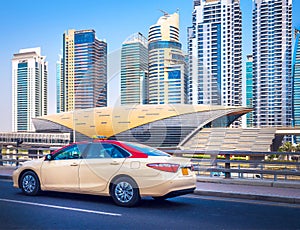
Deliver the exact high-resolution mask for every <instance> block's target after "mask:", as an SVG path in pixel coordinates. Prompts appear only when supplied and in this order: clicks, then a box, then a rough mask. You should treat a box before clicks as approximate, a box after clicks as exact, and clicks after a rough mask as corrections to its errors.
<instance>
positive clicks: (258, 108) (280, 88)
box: [252, 0, 292, 127]
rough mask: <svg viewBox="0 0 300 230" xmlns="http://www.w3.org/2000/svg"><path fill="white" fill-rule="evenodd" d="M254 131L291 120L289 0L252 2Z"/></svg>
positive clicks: (258, 0) (290, 21)
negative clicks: (257, 128) (256, 128)
mask: <svg viewBox="0 0 300 230" xmlns="http://www.w3.org/2000/svg"><path fill="white" fill-rule="evenodd" d="M252 26H253V108H254V113H253V123H254V127H270V126H271V127H272V126H275V127H278V126H279V127H280V126H289V125H290V124H291V120H292V78H291V75H292V72H291V71H292V0H253V23H252Z"/></svg>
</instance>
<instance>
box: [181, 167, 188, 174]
mask: <svg viewBox="0 0 300 230" xmlns="http://www.w3.org/2000/svg"><path fill="white" fill-rule="evenodd" d="M181 172H182V175H184V176H187V175H189V171H188V169H187V168H181Z"/></svg>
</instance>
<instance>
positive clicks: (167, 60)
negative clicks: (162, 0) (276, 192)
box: [148, 12, 188, 104]
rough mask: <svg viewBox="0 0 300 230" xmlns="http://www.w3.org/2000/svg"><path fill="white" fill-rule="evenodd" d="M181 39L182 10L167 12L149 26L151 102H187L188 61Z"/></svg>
mask: <svg viewBox="0 0 300 230" xmlns="http://www.w3.org/2000/svg"><path fill="white" fill-rule="evenodd" d="M181 47H182V45H181V43H179V14H178V13H177V12H176V13H174V14H168V13H164V15H163V16H162V17H160V18H159V20H158V21H157V23H156V24H155V25H152V26H151V27H150V30H149V37H148V51H149V104H186V103H187V102H188V94H187V93H188V91H187V90H188V88H187V86H188V85H187V81H188V75H187V65H186V62H185V56H184V54H183V52H182V50H181Z"/></svg>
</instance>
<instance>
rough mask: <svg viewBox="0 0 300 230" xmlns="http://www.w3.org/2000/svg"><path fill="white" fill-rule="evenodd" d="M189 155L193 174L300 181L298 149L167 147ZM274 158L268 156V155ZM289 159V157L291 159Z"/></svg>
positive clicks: (185, 155) (226, 177) (176, 152)
mask: <svg viewBox="0 0 300 230" xmlns="http://www.w3.org/2000/svg"><path fill="white" fill-rule="evenodd" d="M167 152H169V153H171V154H172V155H174V156H180V157H189V158H191V161H192V165H193V168H194V171H195V172H196V173H197V175H201V176H211V177H224V178H225V179H229V178H248V179H250V178H251V179H252V178H253V179H272V180H274V181H276V180H290V181H298V182H299V181H300V162H299V156H300V152H297V153H283V152H247V151H244V152H236V151H187V150H167ZM274 156H275V157H276V158H272V157H274ZM292 159H293V160H292Z"/></svg>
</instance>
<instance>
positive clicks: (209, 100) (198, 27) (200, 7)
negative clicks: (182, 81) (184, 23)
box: [188, 0, 242, 106]
mask: <svg viewBox="0 0 300 230" xmlns="http://www.w3.org/2000/svg"><path fill="white" fill-rule="evenodd" d="M192 22H193V25H192V26H191V27H189V28H188V55H189V76H190V77H189V100H190V102H192V103H193V104H210V105H224V106H238V105H242V14H241V10H240V1H239V0H194V11H193V19H192Z"/></svg>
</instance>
